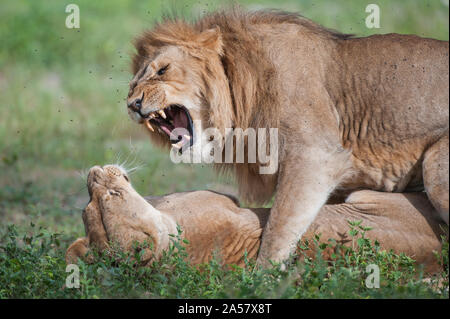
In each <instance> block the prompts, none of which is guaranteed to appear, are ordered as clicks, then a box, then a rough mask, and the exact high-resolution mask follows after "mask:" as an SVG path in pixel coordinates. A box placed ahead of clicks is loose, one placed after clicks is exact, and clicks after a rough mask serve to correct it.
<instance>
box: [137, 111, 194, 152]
mask: <svg viewBox="0 0 450 319" xmlns="http://www.w3.org/2000/svg"><path fill="white" fill-rule="evenodd" d="M145 125H146V126H147V128H148V129H149V130H150V131H152V132H154V128H153V126H156V127H157V128H158V129H159V130H161V131H162V132H164V133H165V134H166V135H167V137H168V138H169V140H170V143H171V144H172V146H173V147H175V148H177V149H180V151H181V150H182V148H183V146H185V145H186V144H188V143H189V146H192V145H193V143H194V138H193V128H194V125H193V123H192V118H191V115H190V114H189V111H188V110H187V109H186V108H185V107H184V106H183V105H179V104H172V105H169V106H168V107H166V108H164V110H158V111H155V112H152V113H150V114H149V115H148V116H147V117H146V118H145ZM177 128H182V129H185V130H186V131H187V132H188V134H183V135H179V134H176V133H172V132H173V130H175V129H177Z"/></svg>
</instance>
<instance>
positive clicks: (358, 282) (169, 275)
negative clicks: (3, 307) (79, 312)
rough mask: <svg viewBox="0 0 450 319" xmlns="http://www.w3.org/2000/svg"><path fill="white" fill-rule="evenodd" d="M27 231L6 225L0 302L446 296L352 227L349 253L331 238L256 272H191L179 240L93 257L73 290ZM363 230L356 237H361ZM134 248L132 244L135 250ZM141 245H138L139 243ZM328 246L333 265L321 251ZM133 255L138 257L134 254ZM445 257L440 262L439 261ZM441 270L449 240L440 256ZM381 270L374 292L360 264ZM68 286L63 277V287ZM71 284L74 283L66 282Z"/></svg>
mask: <svg viewBox="0 0 450 319" xmlns="http://www.w3.org/2000/svg"><path fill="white" fill-rule="evenodd" d="M32 228H33V230H34V231H33V232H31V233H28V234H25V235H21V236H19V233H18V231H17V229H16V227H14V226H10V227H9V228H8V232H7V233H6V234H5V238H3V239H2V241H3V242H4V244H3V246H1V247H0V249H1V250H2V253H1V254H0V265H2V267H0V298H117V297H120V298H130V297H132V298H380V297H381V298H386V297H388V298H446V299H448V272H443V273H442V274H439V275H437V276H434V277H431V278H428V279H427V281H424V278H423V276H422V275H423V274H422V271H421V270H420V268H418V267H416V265H415V264H414V261H413V260H412V259H411V258H409V257H407V256H405V255H403V254H400V255H396V254H394V253H393V252H386V251H382V250H380V247H379V245H378V243H377V242H372V241H370V240H369V239H367V238H365V235H364V233H365V230H364V227H361V226H360V225H358V223H357V222H356V223H355V222H353V223H351V224H350V231H349V234H350V236H353V239H354V241H355V243H356V244H355V247H354V248H348V247H345V246H341V245H340V244H337V243H336V242H335V241H333V240H330V241H329V243H328V244H320V245H319V244H318V242H319V240H320V238H319V236H317V237H316V239H315V241H314V242H313V243H304V244H303V247H302V249H303V252H304V251H306V250H308V249H310V248H311V247H316V250H317V253H316V257H315V258H314V259H309V258H304V259H303V260H301V261H299V260H297V261H295V259H293V260H292V261H291V263H290V265H289V267H287V270H281V268H280V267H279V265H274V267H273V268H271V269H268V270H261V269H259V268H257V267H255V266H254V265H253V264H252V263H251V262H247V263H246V266H245V267H244V268H239V267H231V268H229V269H225V268H224V267H222V266H221V265H220V263H219V262H218V260H219V258H220V256H219V257H218V258H214V259H213V260H212V261H211V262H209V263H208V264H203V265H200V266H199V267H193V266H192V265H190V264H189V262H187V253H186V250H185V245H186V244H189V243H188V242H187V241H185V242H183V241H182V240H181V238H180V234H181V232H179V234H178V236H174V237H173V238H172V244H171V245H170V248H169V250H168V251H167V252H165V253H164V254H163V256H162V258H161V259H160V260H158V261H154V262H153V263H152V264H151V265H150V266H148V267H142V266H141V257H142V254H141V253H142V252H143V250H139V249H136V250H135V251H134V252H130V253H124V252H121V251H120V250H117V249H115V250H114V249H113V250H111V251H110V253H109V254H107V255H106V254H104V255H99V254H97V253H93V254H94V258H95V262H94V263H91V264H86V263H84V262H82V261H80V262H79V264H78V265H79V287H78V288H77V287H75V288H72V287H70V286H67V285H66V278H67V276H68V275H69V273H72V272H73V270H70V271H69V272H66V265H65V264H64V261H63V258H64V256H63V250H62V249H61V248H62V244H61V242H60V240H59V237H60V236H59V235H58V234H52V233H49V232H47V231H45V230H44V229H41V228H37V227H36V226H34V225H32ZM361 232H362V233H361ZM138 247H139V246H136V248H138ZM141 247H142V246H141ZM326 248H332V249H334V250H335V251H336V255H335V256H334V259H333V261H332V262H330V263H328V262H325V261H324V260H323V259H322V252H323V250H324V249H326ZM139 251H140V252H141V253H139ZM445 256H446V257H445ZM440 257H441V258H442V257H443V258H442V259H445V258H446V260H443V262H444V263H445V262H446V267H447V269H448V243H447V244H445V245H444V249H443V251H442V255H441V256H440ZM369 264H375V265H377V266H378V267H379V268H380V287H379V288H368V287H367V285H366V283H365V282H366V279H367V277H368V275H369V274H368V273H367V272H366V267H367V265H369ZM70 282H71V281H70V280H69V283H70ZM72 283H74V282H73V281H72Z"/></svg>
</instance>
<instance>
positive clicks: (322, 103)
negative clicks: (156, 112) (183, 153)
mask: <svg viewBox="0 0 450 319" xmlns="http://www.w3.org/2000/svg"><path fill="white" fill-rule="evenodd" d="M136 49H137V53H136V55H135V56H134V58H133V71H134V73H135V74H136V76H135V78H134V79H133V81H132V82H131V84H130V86H131V89H130V95H129V99H134V98H135V97H136V96H141V95H142V93H143V92H144V93H145V96H147V97H148V98H147V99H145V100H144V105H145V107H149V108H150V107H153V108H154V107H158V108H162V107H164V106H166V105H167V104H170V103H182V102H180V101H189V103H190V106H189V107H188V109H189V111H190V113H191V115H192V117H193V118H194V119H201V120H202V122H203V123H204V127H208V126H214V127H217V128H219V129H220V130H223V129H224V128H226V127H238V128H242V129H245V128H248V127H252V128H269V127H276V128H278V129H279V159H280V160H279V161H280V165H279V170H278V172H277V173H276V174H273V175H260V174H259V171H258V167H259V163H256V164H233V165H230V164H228V165H224V164H219V169H227V168H229V169H231V170H233V171H234V173H235V176H236V179H237V181H238V184H239V188H240V195H241V197H242V198H244V199H247V200H248V201H250V202H260V203H261V202H266V201H268V200H269V199H271V198H272V196H273V195H274V193H275V192H276V197H275V202H274V205H273V207H272V212H271V215H270V216H271V217H270V219H269V222H268V226H267V227H266V230H265V232H264V239H263V246H262V249H261V257H260V259H261V260H260V261H261V262H265V263H267V259H269V258H272V259H275V260H281V259H283V258H286V257H287V256H288V254H289V252H292V250H293V249H294V247H295V243H296V241H297V240H298V238H299V237H301V236H302V234H303V233H304V232H305V231H306V229H307V228H308V226H309V225H310V224H311V223H312V222H313V220H314V218H315V216H316V214H317V213H318V211H319V210H320V207H321V206H322V205H323V204H325V202H326V201H327V198H328V197H329V195H330V194H332V193H336V192H340V191H343V192H350V191H352V190H355V189H361V188H369V189H374V190H379V191H387V192H403V191H405V190H421V189H423V188H424V184H425V190H426V191H427V194H428V196H429V197H430V199H431V201H432V202H433V204H434V205H435V207H436V208H437V209H438V213H439V214H440V216H441V217H442V218H443V219H444V220H445V221H446V222H447V223H448V201H449V200H448V189H449V186H448V185H449V182H448V139H447V140H446V142H445V141H444V142H441V147H440V148H436V149H438V154H437V155H435V157H437V158H438V159H439V165H432V163H431V161H428V162H427V161H425V162H424V161H423V159H424V158H426V153H427V151H428V149H430V147H431V146H432V145H433V144H435V143H437V142H438V141H439V140H442V138H443V136H445V135H448V113H449V112H448V103H449V95H448V81H449V78H448V76H449V75H448V70H449V64H448V52H449V51H448V42H444V41H438V40H433V39H424V38H420V37H417V36H406V35H396V34H388V35H376V36H371V37H367V38H355V37H350V36H348V35H342V34H339V33H337V32H334V31H330V30H327V29H325V28H323V27H321V26H319V25H317V24H315V23H313V22H311V21H309V20H307V19H305V18H302V17H300V16H298V15H295V14H286V13H281V12H273V11H260V12H253V13H249V12H243V11H240V10H237V9H234V10H230V11H224V12H218V13H212V14H209V15H206V16H204V17H203V18H201V19H199V20H198V21H197V22H194V23H188V22H186V21H184V20H182V19H171V20H170V19H169V20H165V21H163V22H162V23H160V24H158V25H156V26H155V27H154V28H153V29H152V30H151V31H148V32H146V33H144V34H143V35H142V36H140V37H139V38H138V39H137V40H136ZM160 60H161V61H160ZM163 62H164V63H166V62H167V63H169V62H170V63H173V70H172V71H171V72H168V74H167V75H165V76H163V77H162V78H161V79H158V80H154V79H153V78H152V74H154V72H155V70H156V69H157V67H159V66H158V65H157V64H158V63H160V64H161V63H163ZM147 66H149V68H150V71H146V72H147V73H145V75H146V77H139V75H140V72H142V70H144V71H145V70H147V69H146V68H147ZM144 68H145V69H144ZM147 76H148V77H147ZM151 136H152V138H153V139H154V140H156V141H158V142H160V143H161V144H165V145H169V144H168V142H167V138H165V137H163V136H162V135H161V134H159V133H157V132H156V133H154V134H151ZM446 154H447V156H446ZM423 164H424V165H425V166H427V167H425V171H428V172H429V173H428V174H426V175H424V174H423V172H424V170H423V169H422V168H423V167H422V166H423ZM424 176H426V178H427V179H428V180H425V181H424ZM427 185H438V187H437V188H436V186H434V189H438V188H439V189H441V190H443V191H439V192H436V191H435V192H430V191H429V189H427Z"/></svg>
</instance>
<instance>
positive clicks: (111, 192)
mask: <svg viewBox="0 0 450 319" xmlns="http://www.w3.org/2000/svg"><path fill="white" fill-rule="evenodd" d="M108 194H109V195H112V196H120V192H118V191H115V190H113V189H108Z"/></svg>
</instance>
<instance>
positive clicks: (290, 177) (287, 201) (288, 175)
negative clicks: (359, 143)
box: [258, 147, 349, 267]
mask: <svg viewBox="0 0 450 319" xmlns="http://www.w3.org/2000/svg"><path fill="white" fill-rule="evenodd" d="M348 158H349V155H348V153H347V152H346V151H343V150H342V151H335V152H333V151H332V152H329V151H326V150H325V149H322V148H317V147H315V148H310V149H307V150H305V149H303V150H302V154H301V155H288V156H287V157H286V159H285V160H284V161H283V164H282V166H281V167H280V172H279V181H278V188H277V194H276V197H275V202H274V205H273V207H272V209H271V211H270V217H269V221H268V223H267V225H266V227H265V229H264V233H263V237H262V243H261V248H260V252H259V255H258V263H259V264H260V265H262V266H265V267H267V266H270V263H269V260H272V261H276V262H281V261H283V260H285V259H287V258H288V257H289V254H290V253H293V252H294V251H295V248H296V245H297V242H298V240H299V239H300V238H301V236H302V235H303V234H304V233H305V231H306V230H307V229H308V227H309V225H310V224H311V223H312V222H313V221H314V219H315V217H316V215H317V214H318V212H319V210H320V208H321V207H322V206H323V205H324V204H325V203H326V201H327V198H328V196H329V194H330V193H331V192H332V191H333V189H334V188H335V187H336V186H337V185H338V184H339V183H340V181H341V180H342V178H343V176H345V174H346V173H347V172H348V171H349V164H348V163H349V159H348Z"/></svg>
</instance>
